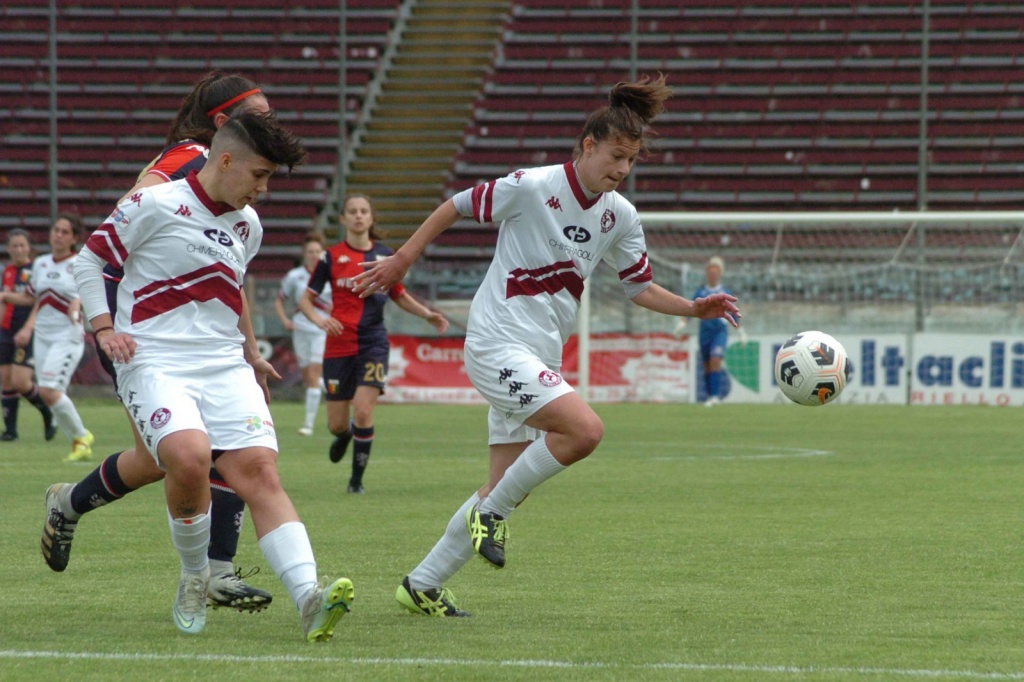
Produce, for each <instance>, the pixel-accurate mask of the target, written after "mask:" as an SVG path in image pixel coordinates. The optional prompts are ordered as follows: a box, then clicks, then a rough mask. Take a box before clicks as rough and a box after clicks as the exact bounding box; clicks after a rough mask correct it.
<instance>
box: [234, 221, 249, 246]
mask: <svg viewBox="0 0 1024 682" xmlns="http://www.w3.org/2000/svg"><path fill="white" fill-rule="evenodd" d="M231 229H232V230H233V231H234V233H235V234H237V235H238V238H239V239H241V240H242V241H243V242H247V241H249V223H247V222H245V221H244V220H243V221H242V222H240V223H235V224H234V225H233V226H232V227H231Z"/></svg>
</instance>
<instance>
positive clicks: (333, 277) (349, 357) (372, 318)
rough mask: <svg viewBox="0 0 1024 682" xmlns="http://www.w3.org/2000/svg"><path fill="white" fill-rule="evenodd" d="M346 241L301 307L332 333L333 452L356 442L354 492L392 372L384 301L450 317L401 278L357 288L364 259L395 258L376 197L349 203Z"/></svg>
mask: <svg viewBox="0 0 1024 682" xmlns="http://www.w3.org/2000/svg"><path fill="white" fill-rule="evenodd" d="M340 220H341V224H342V225H343V226H344V227H345V239H344V240H343V241H341V242H340V243H338V244H335V245H334V246H332V247H331V248H330V249H328V250H327V251H326V252H324V254H323V257H322V258H321V259H320V262H319V263H318V264H317V266H316V269H315V270H313V275H312V276H311V277H310V278H309V285H308V288H307V290H306V293H305V295H304V296H303V297H302V298H301V299H300V300H299V309H300V310H301V311H302V312H303V313H304V314H305V315H306V317H308V318H309V319H310V320H311V321H312V322H313V323H314V324H315V325H316V326H317V327H318V328H319V329H322V330H324V331H325V332H326V333H327V346H326V348H325V350H324V381H325V383H326V385H327V427H328V428H329V429H330V431H331V433H332V434H334V441H333V442H332V443H331V447H330V450H329V451H328V455H329V457H330V459H331V461H332V462H335V463H337V462H340V461H341V459H342V457H344V456H345V450H346V449H347V448H348V443H349V441H352V442H353V445H352V476H351V478H349V481H348V491H349V492H350V493H362V492H363V473H364V472H365V471H366V465H367V464H368V463H369V460H370V448H371V446H372V445H373V410H374V408H376V407H377V399H378V398H379V397H380V395H381V394H382V393H383V392H384V385H385V383H386V382H387V378H388V354H389V353H390V351H391V346H390V344H389V343H388V332H387V330H386V329H385V328H384V304H385V303H387V300H388V297H390V298H391V300H393V301H394V302H395V303H397V304H398V307H399V308H401V309H402V310H404V311H406V312H408V313H411V314H413V315H416V316H417V317H422V318H423V319H424V320H426V321H427V322H429V323H430V324H431V325H433V327H434V328H435V329H437V331H438V333H440V334H443V333H444V332H445V331H446V330H447V329H448V320H446V319H445V318H444V316H443V315H442V314H441V313H438V312H435V311H433V310H430V309H429V308H427V307H426V306H425V305H423V304H422V303H420V302H419V301H417V300H416V299H415V298H413V297H412V295H410V294H409V293H408V292H407V291H406V290H405V287H403V286H402V284H401V282H395V283H394V285H393V286H392V287H391V288H390V290H389V291H388V292H386V293H385V292H383V291H378V292H377V293H375V294H374V295H372V296H367V297H365V298H362V297H360V296H359V295H358V294H356V293H355V292H353V291H352V278H353V277H355V276H356V275H358V274H361V273H362V272H363V265H362V264H363V263H369V262H374V261H377V260H378V259H380V258H384V257H387V256H390V255H391V254H392V253H393V251H392V250H391V249H389V248H388V247H386V246H384V245H383V244H381V243H380V242H379V241H378V240H379V239H380V238H381V235H380V234H379V232H378V231H377V214H376V212H375V211H374V208H373V204H372V203H371V202H370V199H369V197H367V196H365V195H362V194H353V195H350V196H348V197H346V198H345V203H344V204H343V205H342V211H341V218H340ZM328 284H330V285H331V286H332V287H333V288H332V290H331V298H332V301H333V304H332V307H331V314H330V315H321V314H320V313H319V312H317V309H316V299H317V297H318V296H319V295H321V293H322V292H323V291H324V288H325V287H326V286H327V285H328Z"/></svg>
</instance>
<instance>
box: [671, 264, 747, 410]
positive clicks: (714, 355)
mask: <svg viewBox="0 0 1024 682" xmlns="http://www.w3.org/2000/svg"><path fill="white" fill-rule="evenodd" d="M724 271H725V262H724V261H723V260H722V259H721V258H719V257H718V256H714V257H712V258H711V259H710V260H708V263H707V265H706V266H705V267H704V275H705V277H706V278H707V283H706V284H705V285H704V286H702V287H701V288H699V289H697V291H696V292H695V293H694V294H693V297H694V298H704V297H707V296H712V295H714V294H727V295H729V296H732V295H733V293H732V292H731V291H729V289H728V288H727V287H725V286H724V285H723V284H722V273H723V272H724ZM685 328H686V318H685V317H683V318H680V319H679V323H678V324H676V329H675V334H676V336H682V334H683V330H684V329H685ZM736 331H737V332H738V333H739V338H740V343H746V342H747V333H746V331H744V329H743V327H739V326H737V328H736ZM697 338H698V341H699V344H700V361H701V363H702V365H703V368H704V393H705V395H706V396H707V398H705V400H704V406H705V407H714V406H715V405H717V404H718V403H720V402H722V400H723V399H724V398H725V394H726V386H727V385H728V384H727V383H726V381H727V380H726V376H725V367H723V366H722V362H723V360H724V359H725V349H726V346H727V344H728V339H729V325H727V324H726V323H725V320H720V319H719V320H701V321H700V330H699V332H698V337H697Z"/></svg>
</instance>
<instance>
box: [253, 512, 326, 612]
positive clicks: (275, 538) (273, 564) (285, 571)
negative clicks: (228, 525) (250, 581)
mask: <svg viewBox="0 0 1024 682" xmlns="http://www.w3.org/2000/svg"><path fill="white" fill-rule="evenodd" d="M259 545H260V551H261V552H263V557H264V558H265V559H266V560H267V563H268V564H270V568H272V569H273V570H274V573H275V574H276V575H277V577H278V578H280V579H281V582H282V583H284V586H285V589H287V590H288V596H290V597H291V598H292V603H293V604H295V608H297V609H298V610H299V612H300V613H301V612H302V602H303V600H305V598H306V595H307V594H309V591H310V590H312V589H315V588H316V558H314V556H313V547H312V545H310V544H309V535H308V534H307V533H306V527H305V526H304V525H302V523H300V522H299V521H289V522H288V523H282V524H281V525H280V526H278V527H277V528H275V529H274V530H272V531H270V532H269V533H267V534H266V535H264V536H263V537H262V538H260V542H259Z"/></svg>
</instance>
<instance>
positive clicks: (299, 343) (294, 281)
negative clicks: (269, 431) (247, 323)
mask: <svg viewBox="0 0 1024 682" xmlns="http://www.w3.org/2000/svg"><path fill="white" fill-rule="evenodd" d="M324 246H325V241H324V236H323V234H322V233H321V232H320V231H319V230H311V231H309V232H307V233H306V241H305V243H304V245H303V249H302V265H300V266H298V267H297V268H293V269H291V270H289V271H288V274H286V275H285V276H284V278H283V279H282V280H281V290H280V291H279V292H278V293H277V298H276V299H274V312H276V313H277V317H278V319H279V320H281V324H282V325H284V328H285V329H287V330H288V331H290V332H291V333H292V349H293V350H294V351H295V359H296V361H297V362H298V363H299V369H300V370H302V384H303V385H304V386H305V387H306V417H305V419H303V421H302V428H300V429H299V433H300V434H302V435H303V436H312V435H313V423H314V422H315V421H316V413H317V410H318V409H320V397H321V396H322V395H323V389H322V388H321V378H322V376H323V359H324V344H325V343H326V342H327V334H326V332H324V330H322V329H320V328H319V327H317V326H316V325H315V324H313V323H312V322H310V320H309V319H308V318H307V317H306V316H305V315H304V314H303V313H302V311H301V310H299V309H298V307H297V306H298V305H299V301H300V300H301V299H302V297H303V295H304V294H305V293H306V285H307V284H308V283H309V276H310V275H311V274H312V273H313V270H314V269H315V268H316V264H317V263H318V262H319V261H320V256H322V255H323V253H324ZM286 301H287V302H288V303H289V304H290V305H294V306H296V310H295V312H294V313H293V314H292V316H291V317H288V314H287V312H286V311H285V308H284V305H285V302H286ZM313 305H314V307H316V309H317V310H330V309H331V286H330V283H327V284H325V285H324V290H323V291H322V292H321V293H320V295H319V296H318V297H316V299H314V300H313Z"/></svg>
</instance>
